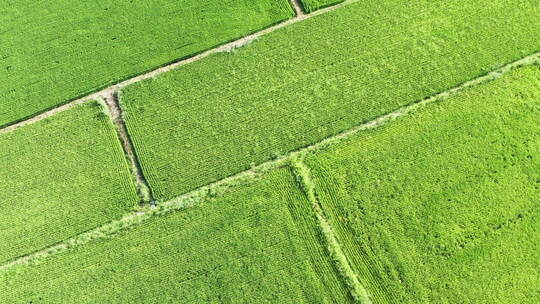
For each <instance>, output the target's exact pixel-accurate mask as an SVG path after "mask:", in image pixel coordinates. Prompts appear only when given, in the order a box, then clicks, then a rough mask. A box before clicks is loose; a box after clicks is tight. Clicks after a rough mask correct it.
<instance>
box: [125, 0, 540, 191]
mask: <svg viewBox="0 0 540 304" xmlns="http://www.w3.org/2000/svg"><path fill="white" fill-rule="evenodd" d="M420 2H421V3H420ZM420 2H419V3H418V4H416V5H411V4H410V3H409V2H403V1H397V0H396V1H394V0H387V1H383V3H381V2H380V1H371V0H366V1H360V2H357V3H353V4H350V5H348V6H345V7H343V8H340V9H339V10H336V11H333V12H330V13H328V14H324V15H321V16H317V17H315V18H312V19H309V20H306V21H305V22H301V23H297V24H293V25H291V26H289V27H286V28H284V29H283V30H280V31H277V32H274V33H272V34H269V35H268V36H265V37H263V38H261V39H259V40H257V41H256V42H253V43H252V44H250V45H247V46H244V47H243V48H241V49H239V50H238V51H237V52H235V53H232V54H230V53H222V54H218V55H214V56H212V57H210V58H206V59H205V60H201V61H199V62H196V63H194V64H190V65H187V66H185V67H181V68H179V69H177V70H175V71H172V72H171V73H166V74H163V75H161V76H159V77H157V78H154V79H150V80H148V81H143V82H139V83H136V84H134V85H132V86H130V87H128V88H126V89H125V90H123V91H122V95H121V103H122V106H123V109H124V114H125V122H126V124H127V127H128V131H129V133H130V135H131V137H132V139H133V142H134V146H135V150H136V151H137V153H138V155H139V159H140V162H141V166H142V170H143V172H144V174H145V176H146V177H147V179H148V182H149V184H150V187H151V188H152V190H153V192H154V194H155V196H156V198H157V199H160V200H166V199H170V198H172V197H174V196H176V195H179V194H182V193H185V192H187V191H189V190H193V189H195V188H197V187H200V186H203V185H206V184H208V183H210V182H213V181H216V180H219V179H222V178H224V177H227V176H230V175H233V174H235V173H237V172H241V171H243V170H247V169H249V168H250V167H251V166H252V165H253V164H259V163H261V162H264V161H267V160H269V159H271V158H273V157H276V156H278V155H282V154H284V153H287V152H289V151H291V150H295V149H298V148H300V147H303V146H306V145H309V144H312V143H314V142H317V141H320V140H322V139H324V138H326V137H328V136H331V135H334V134H336V133H339V132H341V131H344V130H347V129H349V128H351V127H353V126H355V125H358V124H360V123H363V122H365V121H368V120H371V119H373V118H376V117H378V116H380V115H383V114H385V113H387V112H390V111H393V110H396V109H397V108H399V107H400V106H404V105H407V104H410V103H413V102H416V101H418V100H421V99H423V98H425V97H427V96H430V95H432V94H435V93H439V92H442V91H445V90H447V89H449V88H451V87H454V86H457V85H459V84H461V83H462V82H465V81H467V80H469V79H471V78H474V77H478V76H480V75H482V74H484V73H486V72H487V71H490V70H492V69H494V68H496V67H498V66H500V65H502V64H505V63H509V62H511V61H513V60H516V59H518V58H520V57H523V56H526V55H529V54H531V53H533V52H534V51H536V50H538V49H540V39H538V37H540V27H536V28H535V27H531V22H533V21H532V20H540V3H534V2H530V1H525V2H523V3H522V5H521V6H519V7H517V6H515V5H514V2H515V1H495V2H493V1H476V2H469V3H465V4H464V3H463V2H462V1H420ZM419 14H420V15H422V16H425V17H424V18H417V16H418V15H419ZM445 16H453V17H445ZM509 18H510V19H512V20H516V21H515V22H502V21H503V20H508V19H509ZM359 28H360V29H359ZM343 37H347V39H343ZM477 37H482V39H477ZM501 40H505V41H508V42H507V43H505V44H503V45H501V43H500V41H501ZM209 79H211V81H208V80H209Z"/></svg>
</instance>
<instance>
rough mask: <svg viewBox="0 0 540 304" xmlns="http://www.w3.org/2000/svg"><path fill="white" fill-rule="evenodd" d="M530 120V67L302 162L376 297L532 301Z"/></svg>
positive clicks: (538, 281) (538, 167) (539, 263)
mask: <svg viewBox="0 0 540 304" xmlns="http://www.w3.org/2000/svg"><path fill="white" fill-rule="evenodd" d="M539 118H540V66H535V67H529V68H524V69H520V70H517V71H514V72H512V73H511V74H510V75H508V76H505V77H504V78H502V79H499V80H496V81H494V82H492V83H489V84H486V85H484V86H482V87H480V88H478V89H474V90H471V91H467V92H465V93H463V94H462V95H459V96H457V97H454V98H452V99H450V100H447V101H445V102H444V103H441V104H435V105H430V106H428V107H426V108H425V109H422V110H421V111H419V112H418V113H414V114H413V115H411V117H407V118H403V119H401V120H399V121H395V122H392V123H390V124H388V125H386V126H384V127H382V128H379V129H374V130H372V131H368V132H365V133H363V134H358V136H355V137H354V138H353V139H351V140H349V141H347V142H346V143H343V144H340V145H339V146H336V147H334V148H332V149H329V150H328V151H324V152H321V153H320V154H317V155H313V156H310V157H308V158H307V160H306V163H307V165H308V167H310V168H311V175H312V176H313V180H314V183H315V191H316V194H317V196H318V198H319V200H320V204H321V205H322V208H323V210H324V212H325V214H326V215H327V216H328V218H329V221H330V223H331V224H332V225H333V227H335V231H336V233H337V235H338V239H339V241H340V242H341V244H342V246H343V247H344V252H345V253H346V254H347V256H348V258H349V259H350V261H351V264H352V265H353V268H354V269H355V271H357V272H358V274H359V277H360V279H361V282H362V283H363V284H364V285H365V286H366V288H367V290H369V291H370V292H371V294H372V298H373V301H374V302H375V303H536V302H537V300H538V295H539V294H540V276H539V274H540V272H539V271H540V221H539V219H540V218H539V216H540V204H539V202H540V158H539V156H540V154H539V152H540V120H539ZM503 286H504V288H503Z"/></svg>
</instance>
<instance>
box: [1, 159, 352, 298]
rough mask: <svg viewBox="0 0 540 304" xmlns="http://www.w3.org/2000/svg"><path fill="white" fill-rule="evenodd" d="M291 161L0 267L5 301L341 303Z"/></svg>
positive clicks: (341, 290) (341, 291)
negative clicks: (182, 205)
mask: <svg viewBox="0 0 540 304" xmlns="http://www.w3.org/2000/svg"><path fill="white" fill-rule="evenodd" d="M315 226H316V220H315V218H314V216H313V213H312V211H311V209H310V205H309V203H308V201H307V199H306V197H305V195H304V194H303V193H302V191H300V189H299V188H298V187H297V184H296V181H295V180H294V176H293V175H292V173H291V171H290V170H289V169H287V168H281V169H277V170H274V171H272V172H270V173H269V174H267V175H265V176H263V177H262V179H260V180H257V181H255V182H253V183H251V184H247V185H243V186H240V188H239V189H237V190H235V191H233V192H230V193H227V194H225V195H224V196H222V197H219V198H216V199H212V200H209V201H207V202H205V203H203V204H199V205H197V206H195V207H191V208H188V209H185V210H181V211H178V212H175V213H172V214H169V215H166V216H163V217H157V218H154V219H153V220H151V221H149V222H147V223H145V224H143V225H142V226H139V227H137V228H134V229H133V230H130V231H127V232H124V233H123V234H121V235H119V236H117V237H115V238H113V239H109V240H101V241H99V242H94V243H90V244H87V245H85V246H82V247H77V248H75V249H74V250H72V251H67V252H64V253H62V254H58V255H55V256H52V257H50V258H49V259H46V260H43V261H42V263H40V264H37V265H19V266H15V267H14V268H11V269H9V270H7V271H3V272H1V273H0V302H2V303H19V302H21V303H22V302H24V303H30V302H32V303H218V302H219V303H346V302H349V301H350V299H349V298H347V297H346V296H347V292H346V290H345V289H344V285H343V283H341V281H340V280H339V279H338V278H337V274H336V272H335V270H334V269H333V268H332V266H331V264H330V260H329V259H328V258H327V257H326V256H325V253H324V247H322V245H321V243H320V242H319V236H318V232H317V229H316V227H315Z"/></svg>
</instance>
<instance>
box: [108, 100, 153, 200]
mask: <svg viewBox="0 0 540 304" xmlns="http://www.w3.org/2000/svg"><path fill="white" fill-rule="evenodd" d="M103 98H104V99H103V102H104V104H105V105H106V107H107V108H108V112H109V113H108V114H109V117H110V119H111V120H112V122H113V124H114V126H115V129H116V133H117V135H118V139H119V140H120V143H121V144H122V149H123V150H124V156H125V157H126V159H127V161H128V164H129V167H130V170H131V174H132V176H133V178H134V180H135V187H136V189H137V194H138V195H139V197H140V198H141V202H140V203H141V204H151V205H153V204H154V199H153V196H152V189H151V188H150V185H149V184H148V181H147V180H146V178H145V177H144V174H143V173H142V169H141V165H140V163H139V159H138V157H137V154H136V153H135V149H134V148H133V142H132V141H131V137H130V136H129V133H128V131H127V128H126V124H125V122H124V120H123V119H122V110H121V109H120V104H119V103H118V95H117V94H116V93H113V94H111V95H108V96H104V97H103Z"/></svg>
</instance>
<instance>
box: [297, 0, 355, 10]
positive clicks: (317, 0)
mask: <svg viewBox="0 0 540 304" xmlns="http://www.w3.org/2000/svg"><path fill="white" fill-rule="evenodd" d="M343 1H345V0H300V2H301V4H302V8H303V9H304V11H306V12H308V13H311V12H314V11H316V10H318V9H321V8H323V7H327V6H331V5H335V4H338V3H341V2H343Z"/></svg>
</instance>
